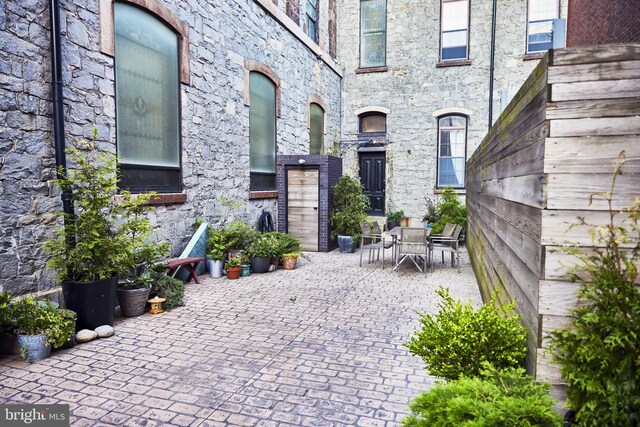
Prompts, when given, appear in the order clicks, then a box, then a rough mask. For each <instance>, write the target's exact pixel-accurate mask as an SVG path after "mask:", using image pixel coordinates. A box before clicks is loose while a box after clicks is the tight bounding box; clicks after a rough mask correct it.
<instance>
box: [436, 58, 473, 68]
mask: <svg viewBox="0 0 640 427" xmlns="http://www.w3.org/2000/svg"><path fill="white" fill-rule="evenodd" d="M465 65H471V60H470V59H463V60H460V61H444V62H438V63H437V64H436V68H447V67H462V66H465Z"/></svg>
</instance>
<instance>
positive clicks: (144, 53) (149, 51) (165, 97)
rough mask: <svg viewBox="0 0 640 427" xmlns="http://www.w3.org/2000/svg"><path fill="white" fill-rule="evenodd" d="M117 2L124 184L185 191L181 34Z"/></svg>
mask: <svg viewBox="0 0 640 427" xmlns="http://www.w3.org/2000/svg"><path fill="white" fill-rule="evenodd" d="M113 7H114V30H115V31H114V36H115V37H114V41H115V95H116V148H117V154H118V158H119V164H118V167H119V173H120V177H119V186H120V188H123V189H127V190H130V191H132V192H142V191H156V192H158V193H173V192H180V191H182V182H181V181H182V178H181V168H180V77H179V68H180V61H179V56H178V42H179V39H178V35H177V34H176V33H175V32H174V31H173V30H172V29H171V28H170V27H168V26H166V25H165V24H164V23H163V22H162V21H160V20H159V19H157V18H156V17H155V16H154V15H152V14H150V13H147V12H146V11H145V10H143V9H141V8H138V7H135V6H132V5H129V4H126V3H114V5H113Z"/></svg>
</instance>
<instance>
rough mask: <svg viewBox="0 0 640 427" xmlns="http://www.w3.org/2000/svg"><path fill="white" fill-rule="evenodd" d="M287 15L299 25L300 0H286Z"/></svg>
mask: <svg viewBox="0 0 640 427" xmlns="http://www.w3.org/2000/svg"><path fill="white" fill-rule="evenodd" d="M287 16H288V17H289V18H291V20H292V21H293V22H295V23H296V24H298V25H300V0H287Z"/></svg>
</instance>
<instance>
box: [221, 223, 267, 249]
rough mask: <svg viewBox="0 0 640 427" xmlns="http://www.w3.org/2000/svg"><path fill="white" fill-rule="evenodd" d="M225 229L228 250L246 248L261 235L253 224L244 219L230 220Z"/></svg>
mask: <svg viewBox="0 0 640 427" xmlns="http://www.w3.org/2000/svg"><path fill="white" fill-rule="evenodd" d="M224 230H225V241H226V245H227V250H229V249H241V250H244V249H246V248H247V247H248V246H249V245H250V244H251V242H252V241H253V240H255V239H256V238H257V237H258V236H259V235H260V233H259V232H258V231H257V230H255V229H254V228H253V227H252V226H250V225H248V224H245V223H244V222H242V221H233V222H230V223H229V224H227V226H226V227H225V229H224Z"/></svg>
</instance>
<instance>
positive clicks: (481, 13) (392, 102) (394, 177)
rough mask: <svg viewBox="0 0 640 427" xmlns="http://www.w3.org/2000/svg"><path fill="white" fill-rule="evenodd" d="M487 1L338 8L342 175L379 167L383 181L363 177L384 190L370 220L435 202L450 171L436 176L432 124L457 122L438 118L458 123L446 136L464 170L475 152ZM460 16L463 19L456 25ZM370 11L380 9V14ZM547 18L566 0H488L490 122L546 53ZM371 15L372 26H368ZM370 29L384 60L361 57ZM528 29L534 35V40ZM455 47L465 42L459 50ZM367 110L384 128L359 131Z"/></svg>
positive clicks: (481, 116)
mask: <svg viewBox="0 0 640 427" xmlns="http://www.w3.org/2000/svg"><path fill="white" fill-rule="evenodd" d="M492 3H493V2H492V1H489V0H486V1H477V0H470V1H468V2H467V1H454V0H427V1H424V0H422V1H419V0H388V1H384V0H362V1H361V0H340V1H339V2H338V8H339V10H340V14H339V22H338V28H339V31H338V49H339V50H338V52H339V54H338V57H339V59H340V60H341V61H342V63H343V65H344V67H345V74H344V83H343V84H344V90H343V93H344V95H343V97H344V98H343V99H344V101H343V111H342V142H343V144H342V146H343V157H344V159H345V165H344V169H345V171H347V172H348V173H350V174H352V175H355V176H358V174H363V175H364V174H365V172H363V167H364V168H367V170H369V171H371V170H374V175H375V174H380V173H382V171H381V170H380V167H379V166H380V163H378V169H376V168H373V167H372V166H371V164H369V163H368V162H370V159H372V158H373V159H376V160H378V161H380V162H382V164H383V165H384V169H383V171H384V174H385V176H384V179H382V180H380V179H378V177H377V176H374V177H373V178H372V177H371V176H368V175H367V176H366V177H364V179H365V180H370V181H371V182H372V183H373V184H374V185H378V186H380V185H384V188H382V189H380V188H377V189H374V190H373V191H378V196H379V197H382V199H383V200H384V203H383V204H382V203H380V206H381V207H382V209H378V212H373V214H375V215H382V214H384V211H389V210H399V209H402V210H404V212H405V215H406V216H408V217H412V218H422V217H423V215H424V214H425V213H426V203H427V199H429V198H430V199H432V200H434V201H435V200H437V197H438V196H437V193H438V190H439V189H440V188H442V184H443V183H446V182H451V177H452V175H451V174H449V176H448V177H447V175H446V174H445V173H444V172H443V171H441V172H440V173H441V175H440V179H438V173H439V166H438V165H439V163H440V165H441V166H443V167H442V169H443V170H444V166H445V164H444V163H443V160H442V159H441V160H440V162H439V133H441V132H439V119H441V118H443V117H461V118H462V119H456V118H454V119H453V121H451V122H449V123H445V122H441V123H442V124H447V126H449V125H451V124H452V123H454V124H456V125H459V124H460V123H462V128H461V130H459V131H455V132H452V134H453V133H456V132H457V134H456V136H455V137H454V136H452V135H448V136H447V137H450V138H451V142H453V141H454V139H456V138H457V139H458V140H459V139H460V138H462V141H463V142H464V145H462V144H460V145H459V147H458V148H457V150H458V152H459V154H458V155H459V156H460V159H458V160H457V162H458V163H457V164H458V165H460V164H462V165H463V163H464V160H465V159H468V158H469V157H470V156H471V154H473V152H474V150H475V149H476V148H477V146H478V145H479V144H480V141H481V140H482V138H483V137H484V135H485V134H486V132H487V130H488V128H489V120H490V119H489V103H490V101H489V94H490V81H491V78H490V74H491V70H490V69H491V56H492V49H491V46H492V43H491V42H492V28H493V25H492V22H493V19H492V16H493V4H492ZM443 5H444V6H443ZM374 7H382V8H383V9H384V8H386V12H375V11H372V10H371V8H374ZM445 8H449V9H446V10H445ZM540 8H542V9H545V8H546V9H547V10H546V11H545V10H539V9H540ZM535 9H538V12H535V11H534V10H535ZM465 10H466V11H467V12H466V13H468V16H464V17H463V18H462V19H461V16H462V15H461V14H464V13H465V12H464V11H465ZM530 11H531V12H532V16H531V18H530V19H529V15H528V13H529V12H530ZM378 13H384V16H383V18H380V17H379V15H377V14H378ZM551 15H554V16H552V17H553V18H566V16H567V0H558V1H554V0H549V1H547V0H515V1H514V0H497V1H496V20H495V44H494V45H495V50H494V73H493V91H492V93H493V101H492V108H493V111H492V118H491V122H493V121H495V120H496V119H497V118H498V116H499V114H500V112H501V110H502V109H503V108H504V107H506V104H507V102H508V101H509V100H510V99H511V98H512V97H513V96H514V95H515V93H516V92H517V90H518V88H519V87H520V85H521V84H522V83H523V82H524V80H525V79H526V77H527V76H528V75H529V73H530V72H531V70H532V69H533V68H534V67H535V66H536V65H537V63H538V60H539V58H540V57H541V56H542V53H540V52H536V50H538V49H545V48H546V47H547V45H545V44H544V42H545V34H544V33H545V32H547V31H549V29H550V25H551V24H550V23H549V21H548V20H547V18H549V17H550V16H551ZM464 18H467V19H464ZM376 19H378V22H377V23H373V22H374V21H375V20H376ZM529 20H531V21H543V22H540V23H538V24H537V25H539V26H538V27H536V26H535V24H536V23H535V22H533V23H531V25H529V22H528V21H529ZM380 21H382V22H380ZM441 24H442V26H441ZM376 26H378V27H386V28H383V30H382V32H384V33H385V34H384V35H383V36H382V38H386V40H384V41H386V45H382V46H381V47H380V49H378V52H376V53H379V51H382V52H383V53H384V55H382V56H386V58H384V59H383V60H377V61H378V62H375V61H374V63H369V62H368V61H366V60H363V57H364V56H366V55H370V52H371V50H373V51H376V47H375V46H374V47H373V48H369V46H368V45H366V46H365V44H370V43H369V42H368V41H366V38H367V37H376V36H371V35H370V34H367V31H369V30H370V29H372V28H373V27H376ZM441 28H442V29H443V31H445V33H447V34H445V35H444V38H441ZM373 29H374V30H375V28H373ZM379 29H380V28H378V30H379ZM464 30H466V33H465V32H464ZM529 32H530V33H532V37H530V38H529V40H530V41H531V42H532V43H531V44H530V45H528V43H527V40H528V33H529ZM536 32H539V33H541V34H539V36H538V37H537V38H536V36H535V33H536ZM547 35H548V34H547ZM465 39H466V40H465ZM358 40H360V41H361V42H360V46H358V43H357V41H358ZM363 40H364V41H363ZM460 40H462V41H460ZM384 41H383V43H384ZM536 41H542V42H543V43H542V44H539V45H538V46H537V47H536V46H535V43H533V42H536ZM443 42H444V43H443ZM460 45H464V46H463V47H464V49H463V48H461V47H460ZM363 46H364V47H363ZM441 48H443V50H442V51H441ZM377 57H380V55H377ZM371 114H374V115H379V116H380V117H383V118H385V117H386V129H385V128H380V129H374V130H376V131H379V130H382V131H383V132H382V133H375V132H373V133H369V132H364V131H365V130H367V129H363V127H362V126H363V121H362V119H363V118H366V117H368V116H370V115H371ZM465 121H466V139H465V138H464V132H465V131H464V122H465ZM454 127H455V125H454ZM443 129H444V130H446V128H444V127H443ZM440 152H443V151H440ZM451 154H454V155H455V153H451ZM447 161H449V162H453V161H452V160H447ZM448 166H451V165H450V164H449V165H448ZM463 167H464V166H462V168H463ZM455 173H456V175H457V176H456V177H455V178H457V180H458V183H459V185H454V187H458V190H459V193H460V194H462V195H463V194H464V176H463V175H464V171H463V170H462V176H461V175H460V170H456V171H455ZM438 181H443V182H438ZM381 190H382V191H381Z"/></svg>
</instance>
